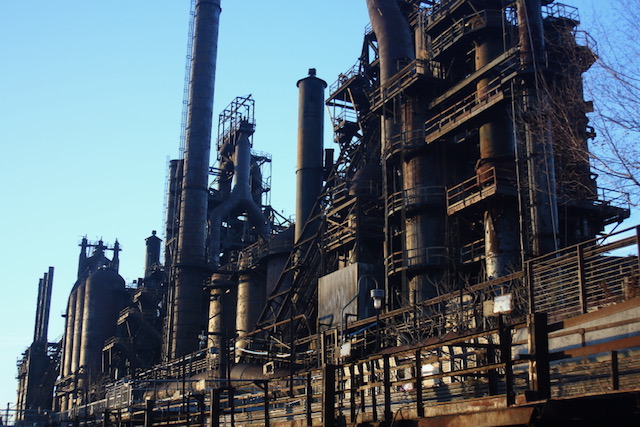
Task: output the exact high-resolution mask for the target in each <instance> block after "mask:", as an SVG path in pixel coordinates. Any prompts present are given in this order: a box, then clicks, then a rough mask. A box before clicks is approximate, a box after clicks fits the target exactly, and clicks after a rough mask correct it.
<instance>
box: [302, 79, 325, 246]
mask: <svg viewBox="0 0 640 427" xmlns="http://www.w3.org/2000/svg"><path fill="white" fill-rule="evenodd" d="M297 85H298V89H299V98H298V168H297V170H296V181H297V182H296V183H297V191H296V236H295V242H296V243H298V242H300V241H301V239H302V238H303V237H305V238H306V237H309V236H311V235H313V234H314V233H316V232H317V229H316V228H317V227H316V226H313V225H311V224H309V226H308V227H307V229H306V232H305V233H303V230H304V229H305V224H306V223H307V220H308V219H309V216H310V215H311V212H312V210H313V206H314V205H315V203H316V201H317V199H318V196H319V195H320V192H321V191H322V178H323V164H322V160H323V155H324V152H323V141H322V140H323V138H322V133H323V124H324V123H323V122H324V89H325V88H326V87H327V83H326V82H325V81H324V80H321V79H319V78H317V77H316V70H315V68H311V69H310V70H309V77H306V78H304V79H302V80H299V81H298V84H297ZM303 234H304V236H303Z"/></svg>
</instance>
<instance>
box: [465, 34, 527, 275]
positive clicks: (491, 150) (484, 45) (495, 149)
mask: <svg viewBox="0 0 640 427" xmlns="http://www.w3.org/2000/svg"><path fill="white" fill-rule="evenodd" d="M503 51H504V48H503V43H502V37H501V35H500V34H499V33H496V34H484V35H483V36H482V37H481V38H479V40H478V41H477V42H476V43H475V68H476V70H479V69H481V68H482V67H484V66H486V65H487V64H489V63H490V62H491V61H492V60H493V59H495V58H496V57H498V56H499V55H500V54H502V53H503ZM490 82H491V79H490V78H484V79H481V80H480V81H478V83H477V84H476V93H477V97H478V99H480V100H483V99H484V98H485V97H486V96H487V93H488V91H489V84H490ZM507 117H509V115H508V114H507V111H506V110H505V109H504V108H503V109H502V110H501V113H496V114H495V115H493V116H492V117H491V121H488V122H485V123H483V124H482V125H480V127H479V129H478V134H479V140H480V161H479V162H478V168H477V171H476V173H477V176H478V181H479V182H483V180H484V179H485V177H487V176H488V173H489V171H490V170H491V168H495V170H496V173H497V174H498V175H497V176H498V178H499V179H500V178H502V176H504V174H505V173H506V174H508V176H510V177H512V178H514V181H515V172H516V171H515V168H514V165H515V145H514V139H513V128H512V126H510V124H511V123H510V122H509V121H508V120H507ZM484 242H485V245H484V248H485V270H486V275H487V279H495V278H497V277H501V276H505V275H507V274H509V273H511V272H513V271H516V270H517V269H518V266H519V249H520V245H519V238H518V205H517V203H516V201H515V199H504V200H503V199H501V200H499V201H497V202H496V203H492V204H491V206H490V207H489V208H488V209H487V210H486V211H485V212H484Z"/></svg>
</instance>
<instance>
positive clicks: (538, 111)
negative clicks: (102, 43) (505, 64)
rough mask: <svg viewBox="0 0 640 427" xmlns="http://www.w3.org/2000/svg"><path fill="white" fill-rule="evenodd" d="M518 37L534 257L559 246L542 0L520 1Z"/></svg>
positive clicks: (518, 6)
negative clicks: (544, 83) (543, 70)
mask: <svg viewBox="0 0 640 427" xmlns="http://www.w3.org/2000/svg"><path fill="white" fill-rule="evenodd" d="M517 12H518V39H519V45H520V57H521V66H522V68H523V69H524V70H525V71H527V73H525V82H524V83H525V85H524V86H525V88H524V91H523V94H522V110H523V117H525V119H524V123H523V125H524V138H525V147H526V157H527V175H528V176H527V179H528V187H529V199H530V200H529V205H530V212H531V213H530V215H531V229H532V239H531V240H532V252H533V255H534V256H540V255H543V254H545V253H549V252H553V251H555V250H556V249H557V247H558V242H557V239H558V204H557V196H556V177H555V156H554V148H553V139H552V135H551V130H550V129H551V123H550V118H549V116H548V114H549V113H548V111H545V108H546V105H547V104H548V102H549V101H548V100H547V99H546V98H547V96H546V95H545V93H544V90H543V89H540V88H539V84H540V82H541V80H542V79H543V75H542V73H541V72H540V67H541V66H542V65H543V64H544V48H545V46H544V27H543V21H542V6H541V0H518V1H517Z"/></svg>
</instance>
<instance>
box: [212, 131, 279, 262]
mask: <svg viewBox="0 0 640 427" xmlns="http://www.w3.org/2000/svg"><path fill="white" fill-rule="evenodd" d="M237 133H238V135H237V139H236V142H235V151H234V155H233V162H234V179H235V182H234V186H233V190H231V193H230V194H229V197H228V198H227V200H225V201H224V202H222V203H221V204H220V205H219V206H217V207H216V208H215V209H214V210H213V212H211V217H210V220H209V222H210V232H209V240H210V243H209V245H210V246H209V256H210V258H211V263H212V265H214V266H217V265H219V264H220V231H221V230H220V224H221V222H222V220H223V219H224V218H225V217H227V216H228V215H229V214H230V213H231V212H233V211H234V210H236V209H238V210H243V211H245V212H246V213H247V217H248V219H249V223H250V224H252V225H253V226H255V227H256V229H257V230H258V233H259V234H260V235H262V236H264V237H266V236H267V235H268V234H269V220H268V219H267V217H266V216H264V214H263V213H262V210H261V209H260V206H258V205H257V204H256V203H255V201H254V199H253V197H252V195H251V187H250V183H251V141H250V140H249V136H250V135H251V134H252V133H253V125H252V124H251V123H248V122H242V123H240V126H239V129H238V130H237ZM226 167H227V168H228V167H229V166H228V165H227V166H226Z"/></svg>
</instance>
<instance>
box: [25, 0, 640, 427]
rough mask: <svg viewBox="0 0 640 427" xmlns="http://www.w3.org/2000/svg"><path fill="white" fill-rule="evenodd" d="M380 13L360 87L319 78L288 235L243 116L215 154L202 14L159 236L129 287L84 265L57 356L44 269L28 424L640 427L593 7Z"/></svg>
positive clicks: (228, 122) (225, 122)
mask: <svg viewBox="0 0 640 427" xmlns="http://www.w3.org/2000/svg"><path fill="white" fill-rule="evenodd" d="M360 1H365V0H360ZM366 3H367V7H368V10H369V16H370V20H371V25H370V27H368V28H367V29H366V30H365V33H364V39H363V42H362V50H361V51H360V52H354V57H357V61H356V63H355V65H354V66H353V67H351V68H349V69H348V70H346V71H345V72H344V73H343V74H340V75H339V76H338V77H337V80H336V81H335V83H333V84H331V85H328V84H327V83H325V81H324V80H322V79H320V78H319V77H318V76H317V75H316V70H315V69H310V70H309V74H308V76H306V77H304V78H302V79H301V80H299V81H298V82H297V86H298V89H299V115H298V145H297V150H298V157H297V171H296V180H297V192H296V216H295V218H296V220H295V223H293V222H292V221H289V220H288V219H286V218H283V217H281V216H279V215H278V213H277V210H276V209H274V208H272V207H271V206H270V205H269V204H268V203H267V200H269V198H268V192H269V191H270V176H269V173H268V168H267V167H265V166H268V164H269V163H270V162H271V157H270V156H269V155H268V154H266V153H258V152H256V151H254V150H253V149H252V147H253V135H254V132H255V131H256V123H255V120H254V108H255V101H254V99H253V98H252V97H251V96H249V97H239V98H236V99H234V100H232V101H231V103H230V104H229V106H228V107H227V108H226V109H225V110H224V111H223V112H222V113H220V115H219V119H218V125H217V135H215V134H214V137H213V138H212V129H213V123H212V117H213V97H214V75H215V69H216V53H217V45H218V24H219V19H220V15H221V13H220V11H221V9H220V0H193V6H192V7H193V8H194V11H195V13H194V14H193V16H194V18H193V19H194V22H193V24H194V25H193V27H192V28H193V31H192V49H193V50H192V54H191V58H192V59H191V65H190V72H191V74H190V79H189V98H188V102H187V105H188V112H187V114H186V117H187V119H186V122H185V138H184V142H183V146H182V149H181V151H180V152H181V153H182V155H181V156H180V158H179V159H176V160H172V161H171V162H170V168H169V176H168V184H167V188H168V192H167V203H166V205H167V206H166V229H165V230H164V232H163V233H160V235H162V236H163V237H164V238H163V239H160V237H158V236H156V232H153V233H152V235H151V236H150V237H149V238H148V239H147V252H146V264H145V266H144V278H143V279H141V280H138V281H137V283H136V284H135V285H125V281H124V280H123V279H122V278H121V277H120V275H119V274H118V259H119V256H120V248H119V247H118V244H117V243H116V244H115V245H113V246H110V245H107V244H105V243H104V242H102V241H99V242H90V241H87V240H86V239H84V240H83V241H82V242H81V250H80V259H79V264H78V276H77V281H76V282H75V284H74V285H73V288H72V290H71V293H70V295H69V298H68V304H67V308H66V313H65V322H66V323H65V330H64V336H63V339H62V341H61V342H49V341H48V339H47V324H48V317H49V305H50V296H51V286H52V282H53V275H54V271H53V268H51V269H49V271H48V272H47V273H46V274H45V276H44V278H43V279H42V280H41V281H40V288H39V289H40V292H39V297H38V305H37V308H38V309H37V314H36V327H35V334H34V341H33V344H32V345H31V346H30V347H29V348H28V350H27V351H26V352H25V353H24V355H23V359H22V361H21V362H20V363H19V371H18V381H19V388H18V413H17V421H16V423H18V424H19V423H24V424H25V425H26V424H29V425H32V424H37V425H45V424H55V425H73V426H81V425H104V426H109V425H118V426H134V425H136V426H137V425H141V426H142V425H144V426H145V427H151V426H178V425H184V426H191V425H208V426H218V425H229V426H233V425H237V426H245V425H263V426H269V425H271V426H318V425H324V426H342V425H344V426H346V425H349V426H378V425H380V426H391V425H398V426H399V425H405V426H422V425H424V426H427V425H438V426H439V425H469V426H480V425H547V424H553V425H565V424H567V423H587V424H588V423H596V424H597V423H600V422H604V421H606V422H609V423H612V424H616V423H618V424H623V423H625V422H627V421H629V420H632V419H633V418H634V417H638V416H640V409H639V405H638V402H639V401H640V351H639V350H640V285H639V279H640V269H639V259H638V245H639V244H640V240H639V235H640V228H631V229H627V230H624V231H618V232H616V233H614V234H610V235H604V234H602V233H603V230H604V228H605V226H607V225H610V224H616V223H620V222H622V221H623V220H624V219H625V218H627V217H628V216H629V206H628V205H627V204H626V203H625V202H624V200H625V199H624V197H623V195H620V194H617V193H616V192H614V191H608V190H604V189H602V188H600V187H599V186H598V183H597V181H596V178H597V177H596V175H595V174H594V173H592V170H591V167H590V164H589V147H588V141H589V140H590V139H591V138H593V137H594V130H593V128H591V127H590V126H589V120H588V118H587V114H588V113H589V112H591V111H592V105H591V103H590V102H589V101H585V100H584V96H583V83H582V75H583V73H584V72H586V71H587V70H588V69H589V68H590V67H591V66H592V65H593V63H594V61H595V59H596V57H595V54H594V53H593V51H592V49H591V48H590V46H589V44H588V43H587V40H588V39H587V38H585V37H582V34H581V33H580V32H579V31H578V29H577V26H578V24H579V17H578V14H577V11H576V9H575V8H573V7H570V6H566V5H563V4H560V3H556V2H554V1H553V0H431V1H419V0H366ZM222 19H224V14H223V16H222ZM185 28H186V25H185ZM222 39H223V40H224V35H223V38H222ZM345 68H346V67H345ZM301 77H303V76H301ZM294 83H295V82H291V84H292V85H293V84H294ZM256 101H257V102H258V104H259V100H256ZM327 111H328V112H329V115H330V119H331V123H332V124H333V135H334V143H335V145H334V146H335V148H332V149H325V148H324V145H325V141H323V133H324V130H323V123H324V120H325V112H327ZM293 119H294V118H292V120H293ZM212 141H213V144H212ZM326 145H327V146H328V145H329V144H328V143H327V144H326ZM211 151H213V152H214V153H215V159H216V160H215V162H213V166H211V162H210V152H211ZM212 157H213V156H212ZM158 185H159V186H160V185H163V183H162V182H159V183H158ZM620 228H622V227H620ZM636 419H638V418H636ZM581 425H583V424H581Z"/></svg>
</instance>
